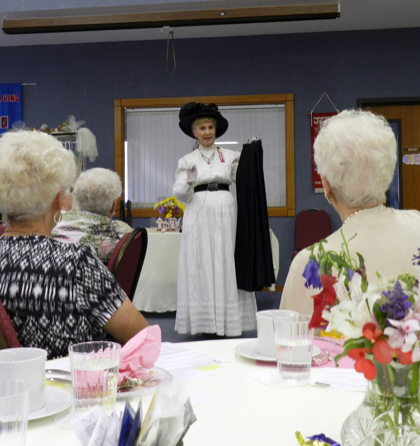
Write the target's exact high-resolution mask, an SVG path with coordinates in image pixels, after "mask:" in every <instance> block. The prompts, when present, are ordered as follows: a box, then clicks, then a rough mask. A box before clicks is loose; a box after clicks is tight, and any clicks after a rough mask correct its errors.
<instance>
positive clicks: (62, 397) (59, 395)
mask: <svg viewBox="0 0 420 446" xmlns="http://www.w3.org/2000/svg"><path fill="white" fill-rule="evenodd" d="M72 402H73V395H72V394H71V393H70V392H68V391H67V390H65V389H60V388H59V387H55V386H45V405H44V407H42V408H41V409H38V410H35V411H34V412H29V416H28V420H38V419H39V418H44V417H49V416H50V415H55V414H57V413H59V412H61V411H63V410H64V409H67V408H68V407H69V406H70V405H71V404H72Z"/></svg>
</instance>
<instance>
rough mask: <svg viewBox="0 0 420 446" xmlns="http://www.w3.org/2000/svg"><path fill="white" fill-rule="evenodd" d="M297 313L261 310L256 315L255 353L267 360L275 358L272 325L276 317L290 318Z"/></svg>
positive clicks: (275, 349)
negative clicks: (256, 340)
mask: <svg viewBox="0 0 420 446" xmlns="http://www.w3.org/2000/svg"><path fill="white" fill-rule="evenodd" d="M297 314H298V313H297V312H296V311H291V310H263V311H258V312H257V313H256V317H257V337H258V342H257V352H258V354H259V355H261V356H265V357H267V358H273V359H276V358H277V347H276V341H275V339H274V323H273V319H274V318H275V317H276V318H277V317H282V316H284V317H291V316H296V315H297Z"/></svg>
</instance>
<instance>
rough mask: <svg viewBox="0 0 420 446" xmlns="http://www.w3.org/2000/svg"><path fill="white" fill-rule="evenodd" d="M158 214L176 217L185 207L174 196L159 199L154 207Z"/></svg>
mask: <svg viewBox="0 0 420 446" xmlns="http://www.w3.org/2000/svg"><path fill="white" fill-rule="evenodd" d="M153 209H156V210H157V211H158V212H159V214H162V215H163V216H164V217H166V218H172V217H177V216H178V214H179V213H180V212H181V211H182V212H183V211H184V209H185V205H184V204H182V203H180V202H179V201H178V200H177V199H176V198H175V197H168V198H165V200H162V201H159V202H158V203H156V204H155V206H154V208H153Z"/></svg>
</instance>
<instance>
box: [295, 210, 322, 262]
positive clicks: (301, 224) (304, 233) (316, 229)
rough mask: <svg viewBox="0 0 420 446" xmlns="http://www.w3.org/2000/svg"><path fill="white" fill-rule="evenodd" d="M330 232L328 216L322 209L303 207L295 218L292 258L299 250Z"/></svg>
mask: <svg viewBox="0 0 420 446" xmlns="http://www.w3.org/2000/svg"><path fill="white" fill-rule="evenodd" d="M330 234H331V219H330V216H329V215H328V214H327V213H326V212H325V211H323V210H322V209H305V210H304V211H301V212H299V214H298V215H297V217H296V220H295V251H294V253H293V254H292V260H293V259H294V257H295V256H296V254H297V253H298V252H299V251H302V249H305V248H307V247H309V246H312V245H313V244H314V243H317V242H319V241H320V240H322V239H323V238H326V237H328V236H329V235H330Z"/></svg>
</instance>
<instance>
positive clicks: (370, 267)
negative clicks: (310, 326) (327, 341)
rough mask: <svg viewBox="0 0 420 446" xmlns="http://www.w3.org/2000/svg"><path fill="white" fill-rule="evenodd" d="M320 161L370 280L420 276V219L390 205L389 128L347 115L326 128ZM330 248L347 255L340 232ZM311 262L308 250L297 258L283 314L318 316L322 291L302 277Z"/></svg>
mask: <svg viewBox="0 0 420 446" xmlns="http://www.w3.org/2000/svg"><path fill="white" fill-rule="evenodd" d="M314 156H315V164H316V166H317V171H318V172H319V174H320V176H321V180H322V184H323V187H324V191H325V197H326V199H327V200H328V202H329V203H330V204H331V205H332V207H333V208H334V209H335V211H336V212H337V213H338V214H339V216H340V219H341V221H342V227H341V228H340V229H341V230H342V231H343V234H344V237H345V238H346V240H347V241H348V240H350V239H352V240H351V241H350V243H349V248H350V253H351V254H352V256H353V258H357V255H356V253H360V254H362V255H363V257H364V260H365V265H366V267H367V276H368V280H369V281H370V282H372V283H375V282H376V280H377V276H376V272H377V271H378V272H380V273H381V274H382V275H384V276H387V277H396V276H398V274H400V273H401V274H403V273H407V272H410V271H412V272H413V273H415V269H414V266H413V265H412V257H413V254H415V252H416V250H417V248H418V247H420V213H419V212H418V211H414V210H404V211H403V210H396V209H392V208H388V207H385V205H384V204H385V203H386V192H387V191H388V189H389V186H390V184H391V182H392V179H393V176H394V172H395V166H396V160H397V145H396V140H395V136H394V133H393V131H392V129H391V127H390V126H389V124H388V122H387V121H386V120H385V119H384V118H383V117H382V116H377V115H374V114H373V113H371V112H368V111H361V110H357V111H356V110H345V111H343V112H341V113H339V114H338V115H336V116H334V117H332V118H330V119H328V120H326V121H325V122H324V123H323V126H322V128H321V131H320V132H319V134H318V136H317V138H316V140H315V144H314ZM355 235H356V236H355ZM353 236H355V237H354V238H353ZM327 242H328V244H326V245H325V249H328V250H333V251H336V252H339V251H341V244H342V242H343V240H342V236H341V233H340V230H338V231H336V232H334V233H333V234H331V235H330V236H329V237H327ZM308 260H309V251H308V250H306V249H304V250H303V251H301V252H300V253H299V254H298V255H297V256H296V257H295V258H294V260H293V262H292V265H291V266H290V270H289V273H288V275H287V279H286V283H285V286H284V289H283V293H282V297H281V303H280V308H282V309H293V310H297V311H299V312H301V313H306V314H311V313H312V311H313V303H312V299H311V296H312V295H314V294H317V293H318V292H319V290H316V289H315V290H314V289H312V287H311V288H309V289H308V288H306V287H305V281H306V279H305V278H304V277H303V276H302V273H303V271H304V269H305V266H306V264H307V263H308Z"/></svg>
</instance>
